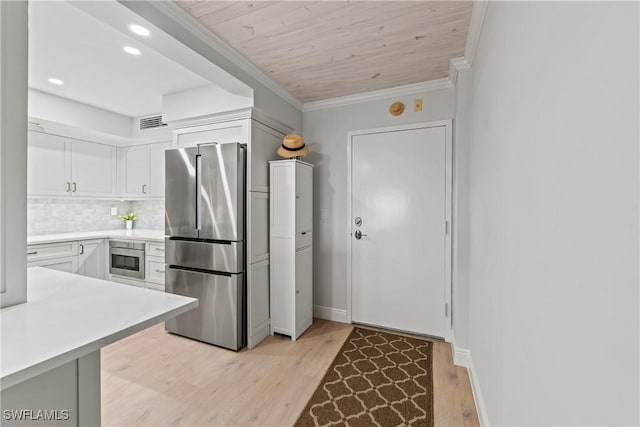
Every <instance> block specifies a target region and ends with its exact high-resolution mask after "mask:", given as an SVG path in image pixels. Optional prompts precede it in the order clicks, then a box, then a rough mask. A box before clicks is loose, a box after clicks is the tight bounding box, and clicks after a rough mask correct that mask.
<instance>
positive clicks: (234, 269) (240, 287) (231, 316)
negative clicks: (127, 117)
mask: <svg viewBox="0 0 640 427" xmlns="http://www.w3.org/2000/svg"><path fill="white" fill-rule="evenodd" d="M165 161H166V163H165V165H166V168H165V178H166V179H165V253H166V259H165V262H166V264H167V268H166V270H165V287H166V291H167V292H171V293H174V294H178V295H185V296H189V297H194V298H198V300H199V305H198V307H197V308H195V309H193V310H191V311H188V312H186V313H184V314H181V315H180V316H178V317H176V318H174V319H172V320H168V321H166V322H165V328H166V330H167V331H169V332H172V333H175V334H178V335H182V336H185V337H189V338H193V339H196V340H199V341H204V342H207V343H210V344H214V345H217V346H221V347H226V348H228V349H232V350H238V349H240V348H242V347H244V346H245V344H246V320H245V319H246V314H245V310H246V308H245V307H246V303H245V294H246V293H245V262H244V260H245V256H244V255H245V246H244V238H245V191H246V189H245V165H246V146H245V145H243V144H239V143H232V144H215V143H212V144H203V145H199V146H197V147H193V148H178V149H173V150H167V151H166V153H165Z"/></svg>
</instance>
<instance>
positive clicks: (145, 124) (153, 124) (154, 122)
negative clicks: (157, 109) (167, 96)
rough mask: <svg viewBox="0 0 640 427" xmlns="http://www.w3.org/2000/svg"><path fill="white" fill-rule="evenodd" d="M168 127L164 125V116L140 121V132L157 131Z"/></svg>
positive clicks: (145, 118)
mask: <svg viewBox="0 0 640 427" xmlns="http://www.w3.org/2000/svg"><path fill="white" fill-rule="evenodd" d="M166 125H167V124H166V123H162V115H157V116H149V117H143V118H141V119H140V130H149V129H156V128H160V127H162V126H166Z"/></svg>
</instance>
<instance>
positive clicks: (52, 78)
mask: <svg viewBox="0 0 640 427" xmlns="http://www.w3.org/2000/svg"><path fill="white" fill-rule="evenodd" d="M49 83H52V84H54V85H58V86H62V85H63V84H64V82H63V81H62V80H60V79H56V78H55V77H49Z"/></svg>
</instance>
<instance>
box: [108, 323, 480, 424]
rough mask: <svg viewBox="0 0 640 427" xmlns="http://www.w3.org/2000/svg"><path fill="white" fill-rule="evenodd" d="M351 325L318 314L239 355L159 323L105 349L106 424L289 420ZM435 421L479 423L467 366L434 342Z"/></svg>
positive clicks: (306, 398)
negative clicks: (291, 333)
mask: <svg viewBox="0 0 640 427" xmlns="http://www.w3.org/2000/svg"><path fill="white" fill-rule="evenodd" d="M352 328H353V326H352V325H348V324H343V323H336V322H330V321H326V320H321V319H314V324H313V326H312V327H311V328H310V329H309V330H308V331H307V332H305V333H304V334H303V335H302V336H301V337H300V339H299V340H298V341H297V342H292V341H291V340H290V339H289V338H288V337H282V336H273V337H269V338H267V339H266V340H265V341H263V342H262V343H260V345H258V346H257V347H256V348H254V349H253V350H250V351H246V350H245V351H241V352H239V353H234V352H232V351H228V350H223V349H219V348H217V347H214V346H210V345H207V344H203V343H200V342H197V341H193V340H190V339H187V338H183V337H179V336H176V335H171V334H168V333H166V332H165V331H164V326H163V325H162V324H161V325H156V326H154V327H151V328H149V329H147V330H145V331H142V332H140V333H138V334H136V335H132V336H130V337H128V338H125V339H124V340H122V341H119V342H117V343H115V344H112V345H110V346H108V347H105V348H104V349H103V350H102V425H103V426H127V427H129V426H157V425H163V426H164V425H171V426H205V425H211V426H249V425H251V426H291V425H293V423H294V422H295V421H296V419H297V418H298V415H299V413H300V411H302V409H303V408H304V406H305V405H306V403H307V401H308V400H309V398H310V397H311V395H312V394H313V392H314V390H315V389H316V387H317V386H318V384H319V383H320V380H321V379H322V377H323V376H324V373H325V371H326V370H327V368H328V367H329V365H330V364H331V362H332V361H333V359H334V357H335V355H336V354H337V353H338V350H339V349H340V347H341V346H342V344H343V342H344V341H345V340H346V338H347V336H348V335H349V333H350V332H351V329H352ZM433 356H434V358H433V360H434V361H433V363H434V395H435V396H434V412H435V424H436V425H438V426H477V425H479V424H478V417H477V414H476V409H475V406H474V403H473V396H472V394H471V386H470V384H469V379H468V375H467V372H466V369H465V368H461V367H458V366H454V365H453V363H452V358H451V346H450V345H449V344H447V343H444V342H440V341H436V342H435V345H434V355H433Z"/></svg>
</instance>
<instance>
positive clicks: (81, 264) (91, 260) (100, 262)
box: [78, 240, 106, 279]
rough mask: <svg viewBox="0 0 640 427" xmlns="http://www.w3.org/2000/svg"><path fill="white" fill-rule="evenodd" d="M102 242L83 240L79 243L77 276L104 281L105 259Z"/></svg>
mask: <svg viewBox="0 0 640 427" xmlns="http://www.w3.org/2000/svg"><path fill="white" fill-rule="evenodd" d="M103 242H104V241H103V240H84V241H81V242H80V243H79V245H78V246H79V255H78V274H81V275H83V276H88V277H95V278H96V279H104V275H105V263H106V258H105V256H104V244H103Z"/></svg>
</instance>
